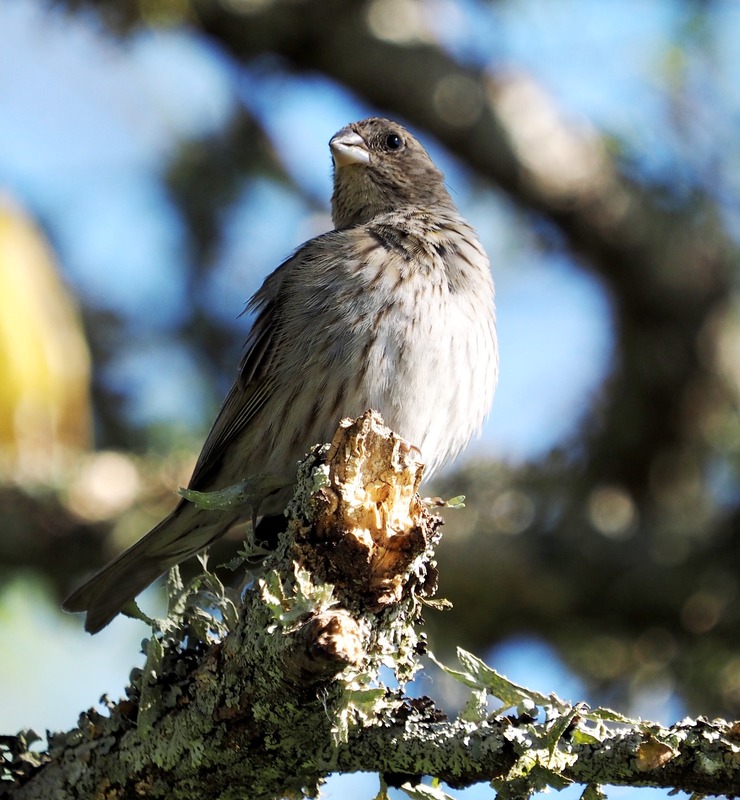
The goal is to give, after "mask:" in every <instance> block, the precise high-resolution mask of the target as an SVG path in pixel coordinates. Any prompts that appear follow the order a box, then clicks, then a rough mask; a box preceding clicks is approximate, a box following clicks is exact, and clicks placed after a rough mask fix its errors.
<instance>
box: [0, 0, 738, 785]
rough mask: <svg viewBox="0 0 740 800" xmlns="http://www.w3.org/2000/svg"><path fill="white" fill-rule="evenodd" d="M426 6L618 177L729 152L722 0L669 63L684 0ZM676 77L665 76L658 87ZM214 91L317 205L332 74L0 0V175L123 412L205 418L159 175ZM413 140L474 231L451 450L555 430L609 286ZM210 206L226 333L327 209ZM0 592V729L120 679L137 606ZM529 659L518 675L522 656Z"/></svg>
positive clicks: (510, 453)
mask: <svg viewBox="0 0 740 800" xmlns="http://www.w3.org/2000/svg"><path fill="white" fill-rule="evenodd" d="M434 5H435V8H436V9H437V10H438V12H439V14H438V16H437V17H436V19H437V20H438V22H437V24H436V25H434V24H432V27H433V28H435V29H436V31H437V34H438V35H439V37H440V38H441V39H442V40H443V41H444V43H445V45H446V46H447V47H448V48H449V49H450V50H451V51H452V52H454V53H456V54H458V55H459V56H460V57H461V58H464V59H468V60H472V61H474V62H476V63H483V64H487V65H489V66H491V67H492V68H494V69H515V70H517V71H525V72H528V73H529V74H531V75H532V76H534V77H535V78H536V79H537V80H538V81H539V82H540V83H541V84H542V85H543V86H544V87H545V89H546V90H547V91H548V92H549V93H551V95H552V96H553V98H554V99H555V100H556V102H557V103H558V105H559V106H560V107H561V108H562V110H563V113H564V114H565V115H566V116H567V117H569V118H570V119H572V120H573V121H574V122H575V123H577V124H581V125H587V126H593V127H594V128H598V129H600V130H602V131H604V132H606V133H608V134H609V135H610V136H611V137H612V138H613V140H614V141H615V142H616V143H617V145H618V149H619V150H620V152H622V153H624V154H626V155H627V156H628V157H629V161H630V163H632V164H633V168H634V169H635V172H636V174H637V175H638V177H642V178H643V179H644V178H646V177H650V178H660V176H661V174H665V172H666V171H667V170H671V171H673V173H674V174H675V171H676V170H680V171H681V172H680V174H681V175H683V176H685V180H686V184H687V186H690V185H692V182H693V181H694V180H696V175H697V174H698V170H696V169H695V167H696V166H697V165H706V164H707V163H711V159H712V158H714V157H715V154H716V151H717V148H718V147H722V146H724V145H726V147H725V152H726V153H727V155H726V158H727V159H728V160H730V159H732V158H733V157H734V158H735V159H736V158H737V156H733V155H732V153H733V149H732V148H731V147H730V146H729V143H730V142H732V140H733V136H734V135H735V131H736V130H737V129H738V128H737V126H738V124H740V120H739V119H738V117H740V111H739V109H740V100H739V99H738V90H737V86H740V80H739V78H740V56H739V55H738V48H737V47H736V42H737V41H738V40H739V39H738V36H740V7H739V6H738V5H737V4H733V3H730V2H725V3H715V4H713V8H714V13H713V16H712V18H711V19H712V28H711V31H709V33H710V34H711V37H712V47H711V48H709V49H708V53H709V56H702V57H697V58H696V59H694V60H693V61H691V63H690V64H689V65H688V66H686V65H683V67H685V68H682V64H681V59H680V55H681V53H680V48H679V49H678V51H677V49H676V43H677V42H678V43H681V44H684V45H685V46H686V47H692V46H694V44H693V43H696V42H701V41H704V40H703V39H702V38H701V37H702V36H705V37H706V35H707V31H702V30H701V28H700V27H697V25H696V24H695V22H694V20H693V18H692V17H691V15H690V10H691V4H689V3H680V2H667V0H663V1H662V2H660V1H656V2H651V3H644V2H638V0H627V1H626V2H619V1H618V0H604V1H603V2H599V3H594V2H589V1H588V0H559V2H557V3H554V2H547V0H509V2H502V3H482V2H478V1H477V0H465V1H464V2H452V0H437V1H436V2H435V4H434ZM439 20H442V23H440V22H439ZM430 24H431V23H430ZM677 65H678V66H677ZM709 77H712V78H713V79H716V82H715V83H712V82H710V81H709V80H708V78H709ZM677 80H680V81H681V85H682V91H681V92H678V93H673V94H672V93H671V92H670V91H669V88H670V87H671V86H675V82H676V81H677ZM718 95H721V97H722V103H718V102H716V101H717V96H718ZM676 96H678V97H679V100H678V101H677V100H676ZM237 102H244V103H246V104H247V105H248V106H249V107H250V108H251V109H252V111H253V112H254V113H256V114H258V115H259V116H260V118H261V119H262V120H263V122H264V124H265V126H266V128H267V130H268V132H269V133H270V134H271V136H272V137H273V139H274V142H275V145H276V147H277V149H278V152H279V153H280V155H281V158H282V159H283V162H284V164H285V166H286V168H287V169H288V170H289V171H290V172H291V173H292V174H293V176H294V177H295V179H296V180H297V181H298V182H299V183H300V185H301V186H302V187H303V188H304V189H305V190H306V191H307V192H308V193H310V195H311V196H312V197H314V198H316V199H318V200H320V201H321V202H323V203H324V204H325V207H326V208H327V210H328V199H329V195H330V161H329V155H328V149H327V142H328V139H329V138H330V136H331V135H332V134H333V133H334V132H335V131H336V130H338V129H339V128H340V127H342V126H343V125H344V124H346V123H347V122H348V121H350V120H351V119H354V118H359V117H361V116H364V115H365V114H366V113H368V112H370V111H372V110H373V109H370V108H368V107H367V106H365V105H363V103H362V102H360V101H359V100H358V99H357V98H354V97H352V96H351V95H349V94H348V93H347V92H345V91H344V90H343V89H341V88H339V87H337V86H335V85H334V84H332V83H330V82H328V81H326V80H324V79H321V78H319V77H296V76H290V77H288V76H285V75H275V74H270V73H267V72H265V71H258V70H251V71H241V72H240V71H238V70H236V69H235V68H234V67H233V66H232V65H231V64H230V63H229V62H228V60H227V59H226V58H224V57H223V56H222V55H221V54H219V53H218V52H217V51H216V50H215V49H214V48H212V47H210V46H208V45H206V44H204V43H203V42H200V41H199V40H197V39H195V38H194V37H192V36H190V35H186V34H181V33H177V32H173V31H170V32H166V33H156V34H151V33H150V34H142V35H139V36H137V37H135V38H134V39H131V40H128V41H126V42H124V43H119V42H115V41H113V40H111V39H109V38H107V37H105V36H104V35H101V34H100V33H99V32H97V31H96V26H95V25H94V24H90V22H89V20H87V19H86V18H84V17H79V18H68V17H65V16H64V15H61V14H60V13H58V12H56V11H51V10H49V8H48V7H47V4H46V3H42V2H41V0H17V1H16V2H14V3H5V4H2V5H0V192H7V193H10V194H11V195H12V196H13V197H14V198H15V199H17V200H18V201H20V202H21V203H22V204H24V205H25V207H26V208H27V210H28V211H30V212H31V213H32V214H34V215H37V216H38V217H39V218H40V219H41V220H42V221H43V223H44V224H45V226H46V227H47V230H48V231H49V233H50V235H51V238H52V241H53V243H54V245H55V247H56V248H57V251H58V253H59V257H60V262H61V265H62V269H63V271H64V275H65V278H66V280H67V281H68V283H69V285H70V286H71V288H72V289H73V291H74V292H75V293H76V294H77V295H78V296H79V297H80V298H81V299H82V300H83V302H85V303H88V304H90V305H93V306H95V307H98V308H102V309H106V308H108V309H112V310H115V311H116V312H118V313H119V314H121V315H122V316H123V318H124V319H125V321H126V326H127V330H128V331H129V334H130V337H131V341H132V344H133V346H132V348H131V349H130V350H129V351H128V352H125V353H121V354H120V355H119V357H118V358H117V359H115V360H114V362H113V363H112V364H111V365H110V367H109V369H108V371H107V373H106V374H105V376H104V377H105V379H106V380H108V381H109V382H110V383H111V385H113V386H115V387H117V388H118V389H120V390H122V391H124V392H125V394H126V408H127V410H128V413H129V414H130V416H131V419H132V420H133V421H134V422H136V423H137V424H140V425H142V426H145V425H147V424H148V423H151V422H161V421H164V422H166V423H168V424H172V425H175V426H176V425H178V424H179V425H184V426H195V427H201V428H203V429H205V428H206V427H207V425H208V424H209V422H210V418H209V415H208V412H207V411H206V407H207V400H208V392H207V391H206V390H204V388H203V387H202V386H199V384H198V381H197V380H196V377H195V376H197V372H196V370H195V367H194V365H193V364H192V359H191V357H190V356H189V354H188V353H187V351H185V350H184V349H183V348H182V346H181V345H180V344H178V342H177V341H176V339H175V337H174V336H173V335H172V328H173V326H174V325H176V324H177V323H178V321H180V320H181V319H182V314H183V308H184V307H186V305H187V303H188V302H191V298H189V297H188V296H187V289H186V286H185V284H184V281H183V280H182V277H181V270H180V265H181V263H182V261H183V259H185V258H187V253H186V251H185V246H184V238H183V236H184V230H183V222H182V220H181V219H180V218H179V217H178V215H177V213H176V211H175V209H174V208H173V207H172V205H171V203H170V201H169V199H168V197H167V196H166V194H165V192H164V191H163V190H162V188H161V185H160V181H159V179H160V175H161V173H162V170H163V169H164V168H165V166H166V163H167V159H168V157H169V156H170V155H171V154H172V153H173V152H174V150H175V148H176V145H177V143H178V142H180V141H182V140H183V139H186V138H188V137H192V136H198V135H202V134H204V133H207V132H209V131H211V130H213V129H215V128H217V127H218V126H219V125H220V124H221V123H222V122H223V121H224V120H225V119H227V118H228V115H229V113H230V112H231V110H232V109H233V108H234V105H235V104H236V103H237ZM723 103H724V105H723ZM676 120H678V123H677V124H676V125H675V126H672V125H671V124H669V123H671V122H672V121H673V122H675V121H676ZM421 135H422V138H424V135H423V132H422V134H421ZM425 143H427V144H428V145H429V149H430V150H431V152H432V154H433V156H434V158H435V160H436V161H437V162H438V163H439V165H440V166H441V168H442V169H443V171H444V172H445V174H446V176H447V180H448V184H449V185H450V187H451V189H452V191H453V193H454V195H455V197H456V199H457V201H458V203H459V205H460V207H461V209H462V210H463V212H464V214H465V215H466V216H467V217H468V218H470V220H471V221H472V222H473V223H474V225H475V226H476V227H477V229H478V230H479V232H480V235H481V238H482V240H483V242H484V244H485V246H486V248H487V250H488V252H489V254H490V256H491V261H492V266H493V273H494V277H495V280H496V284H497V307H498V327H499V336H500V343H501V379H500V386H499V389H498V392H497V397H496V401H495V405H494V410H493V413H492V415H491V418H490V420H489V422H488V424H487V426H486V429H485V432H484V436H483V439H482V440H481V442H480V443H477V444H475V445H473V446H471V448H470V450H469V453H468V455H469V456H470V455H474V456H477V455H486V456H493V457H497V458H503V459H508V460H521V459H526V458H533V457H537V456H540V455H543V454H544V453H546V452H547V451H548V450H549V449H550V448H552V447H554V446H557V445H558V444H560V443H562V442H564V441H565V440H566V439H567V437H568V436H569V435H570V434H572V433H573V432H574V430H575V429H576V427H577V425H578V422H579V420H580V419H581V418H582V415H583V414H584V413H585V411H586V409H587V408H588V406H589V403H590V400H591V398H592V395H593V393H594V392H595V391H596V390H597V389H598V387H599V385H600V382H601V380H602V379H603V377H604V375H605V374H607V372H608V370H609V368H610V354H611V336H612V334H611V322H610V314H609V303H608V299H607V298H606V297H605V296H604V294H603V292H602V291H601V289H600V287H599V285H598V283H597V282H596V281H595V280H594V279H593V278H592V277H591V276H590V275H588V274H587V273H585V272H584V271H582V270H581V269H579V268H578V267H577V266H576V265H575V264H574V263H573V262H572V260H571V259H570V257H569V256H568V255H567V254H565V253H562V252H559V251H558V250H557V248H555V247H551V246H550V247H543V245H542V242H541V241H540V240H538V239H537V238H535V237H534V236H533V234H532V229H531V227H530V226H529V225H528V224H527V223H528V220H526V219H523V218H522V216H521V214H520V212H518V211H517V210H516V209H513V208H512V207H511V206H510V205H509V203H508V202H507V200H506V199H505V198H504V197H501V196H500V195H498V194H496V193H495V192H493V191H491V190H483V189H481V188H480V187H479V186H477V185H476V184H475V182H474V181H471V176H470V175H469V174H468V172H467V171H466V169H465V168H464V167H463V166H462V165H460V164H459V163H458V162H456V161H455V160H454V159H453V158H451V157H450V156H449V155H448V154H446V153H445V152H444V151H442V150H441V149H440V148H439V147H438V146H436V144H435V143H434V142H433V141H430V140H429V139H428V138H427V139H425ZM738 174H740V170H737V169H736V170H735V171H734V172H733V171H732V170H725V172H724V173H723V175H722V178H721V180H720V181H719V182H718V184H717V186H715V187H714V189H715V190H716V191H727V192H731V191H732V190H734V189H735V188H736V186H735V184H736V183H737V180H738V177H737V176H738ZM223 222H224V226H225V231H226V236H225V240H224V241H225V244H224V249H223V252H222V253H220V254H219V260H218V269H217V271H216V272H215V273H214V276H213V278H212V281H211V283H210V285H209V286H208V287H207V291H206V292H205V294H204V296H203V297H202V298H200V301H201V302H203V303H204V304H206V305H207V307H208V308H209V309H211V310H212V311H213V312H214V313H218V314H219V315H222V316H223V318H224V319H228V320H233V321H234V323H233V329H234V332H235V337H237V339H238V340H239V341H241V340H242V339H243V338H244V334H245V333H246V330H245V329H243V325H244V320H243V319H242V320H238V319H237V317H238V315H239V313H240V312H241V310H242V308H243V306H244V302H245V301H246V300H247V299H248V297H249V295H250V294H251V293H252V292H253V291H254V290H255V289H256V288H257V287H258V285H259V283H260V282H261V280H262V279H263V278H264V277H265V276H266V275H267V274H268V273H269V272H270V271H271V270H272V269H274V268H275V266H277V264H278V263H279V262H280V260H281V259H283V258H284V257H285V256H287V255H288V254H289V253H290V252H291V250H292V249H293V248H294V247H295V246H296V245H298V244H299V243H300V242H302V241H303V240H305V239H306V238H308V237H309V236H311V235H314V234H315V233H317V232H319V231H320V230H323V229H326V228H327V227H329V226H330V222H329V218H328V214H327V213H323V214H317V213H316V212H315V210H314V209H312V208H308V207H307V206H306V204H304V203H303V201H301V200H300V199H297V198H295V197H293V196H292V195H290V194H288V193H287V192H286V191H285V189H284V188H282V187H280V186H277V185H275V184H274V183H271V182H269V181H267V180H260V181H256V182H254V183H253V184H251V185H250V186H249V187H247V188H246V189H245V191H244V193H243V196H242V197H241V198H240V202H239V203H238V204H237V205H236V207H235V208H233V209H232V210H231V211H230V212H229V214H228V215H227V216H226V218H225V219H224V221H223ZM184 397H187V398H190V401H189V402H188V403H184V402H183V401H182V398H184ZM192 398H196V399H199V402H192ZM0 601H1V602H0V608H1V609H2V614H3V619H0V624H2V625H3V626H4V627H5V628H6V629H7V630H8V631H11V630H12V635H13V636H14V637H16V636H17V637H18V639H17V641H18V647H17V652H16V653H14V654H12V655H10V656H5V657H4V658H3V659H2V661H0V685H1V686H3V687H5V688H4V689H3V693H2V695H0V697H2V700H1V701H0V702H1V704H2V706H3V712H4V713H3V719H4V723H5V725H6V726H7V731H6V732H9V731H11V730H13V729H14V728H15V727H22V726H28V725H32V726H35V727H37V728H40V729H44V728H46V727H49V728H63V727H68V726H69V725H71V724H73V723H74V721H75V719H76V715H77V713H78V712H79V710H80V709H81V708H83V707H87V706H89V705H92V704H94V703H95V702H96V701H97V699H98V697H99V696H100V694H102V692H103V691H107V692H109V693H110V694H111V695H112V696H114V697H115V696H117V695H118V693H120V690H121V687H122V686H123V684H124V682H125V680H126V678H127V676H128V671H129V669H130V667H131V666H133V661H132V659H131V657H130V654H131V653H132V652H135V651H136V645H137V642H138V641H139V640H140V639H141V638H142V637H143V636H144V635H145V633H146V632H145V630H144V629H143V627H142V626H141V625H140V624H138V623H134V622H130V621H127V620H117V621H116V622H114V623H113V625H111V627H110V628H108V629H107V630H106V631H104V632H103V633H102V634H100V635H99V636H97V637H94V638H90V637H87V636H86V635H84V634H81V632H80V627H81V625H80V621H79V619H77V618H75V617H66V618H64V619H63V620H61V621H60V618H59V616H58V615H57V613H56V612H54V611H53V610H52V608H51V607H50V605H49V604H48V602H47V601H45V600H44V597H43V587H40V586H38V585H36V584H29V583H27V582H24V581H22V580H20V579H19V581H17V582H15V583H13V584H11V586H10V588H8V589H7V590H5V593H4V595H3V596H2V597H1V598H0ZM19 621H20V622H19ZM29 621H32V624H28V623H29ZM532 647H535V645H531V646H530V645H529V644H526V643H522V642H519V643H518V649H516V648H515V651H516V652H518V653H519V654H520V657H519V658H518V660H517V658H512V659H511V663H512V664H513V665H514V666H513V667H512V668H511V669H510V670H509V676H510V677H511V678H513V679H515V680H517V681H519V682H525V683H526V682H527V681H528V680H530V681H531V682H532V683H533V684H535V685H536V687H537V688H540V689H543V690H545V689H547V690H549V689H551V688H556V690H557V687H555V686H554V685H553V683H554V682H556V681H558V680H560V677H558V676H562V668H561V667H560V666H559V665H558V664H557V661H556V659H555V658H554V656H552V657H544V658H543V657H542V653H541V652H540V655H539V656H538V655H534V656H533V655H532V653H533V652H534V651H533V650H532ZM507 652H508V651H507ZM511 652H514V650H512V651H511ZM522 654H523V655H522ZM504 655H505V653H504V651H502V653H499V654H498V656H497V657H500V658H502V659H503V658H504ZM507 657H508V656H507ZM548 662H549V665H551V666H552V669H550V668H549V665H548ZM533 663H534V664H537V665H538V670H537V671H536V672H535V673H534V674H532V673H531V672H529V671H528V670H527V668H526V664H530V665H531V664H533ZM49 666H51V669H49ZM502 671H507V670H506V669H504V670H502ZM522 673H526V674H522ZM60 676H64V677H63V680H64V683H65V687H66V690H65V691H64V692H60V691H59V686H58V682H57V681H58V679H59V677H60ZM570 680H572V679H570ZM22 681H25V682H26V683H25V684H22V683H21V682H22ZM568 685H572V683H571V684H568ZM11 687H13V688H11ZM31 698H36V699H37V705H35V706H33V707H32V706H31V704H30V699H31ZM574 699H580V698H574ZM666 707H667V708H668V706H666ZM667 713H670V712H667ZM676 713H678V712H676ZM329 796H331V794H329ZM336 796H341V795H339V794H338V795H336ZM368 796H370V795H369V792H368ZM610 796H615V795H613V794H611V795H610ZM632 796H635V795H634V794H633V795H632ZM471 797H472V795H471Z"/></svg>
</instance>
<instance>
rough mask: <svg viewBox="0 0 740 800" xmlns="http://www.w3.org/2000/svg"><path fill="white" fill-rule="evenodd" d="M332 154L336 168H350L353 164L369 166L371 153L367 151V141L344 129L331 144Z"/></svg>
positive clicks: (357, 134)
mask: <svg viewBox="0 0 740 800" xmlns="http://www.w3.org/2000/svg"><path fill="white" fill-rule="evenodd" d="M329 147H330V148H331V154H332V157H333V158H334V166H335V167H336V168H337V169H339V168H340V167H349V166H351V165H352V164H369V163H370V151H369V150H368V149H367V145H366V144H365V140H364V139H363V138H362V136H360V134H359V133H355V132H354V131H352V130H347V128H343V129H342V130H341V131H339V133H338V134H337V135H336V136H335V137H334V138H333V139H332V140H331V141H330V142H329Z"/></svg>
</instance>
